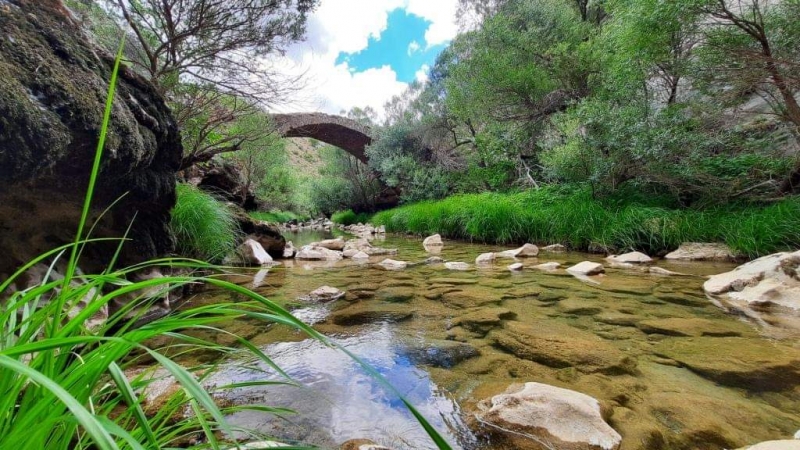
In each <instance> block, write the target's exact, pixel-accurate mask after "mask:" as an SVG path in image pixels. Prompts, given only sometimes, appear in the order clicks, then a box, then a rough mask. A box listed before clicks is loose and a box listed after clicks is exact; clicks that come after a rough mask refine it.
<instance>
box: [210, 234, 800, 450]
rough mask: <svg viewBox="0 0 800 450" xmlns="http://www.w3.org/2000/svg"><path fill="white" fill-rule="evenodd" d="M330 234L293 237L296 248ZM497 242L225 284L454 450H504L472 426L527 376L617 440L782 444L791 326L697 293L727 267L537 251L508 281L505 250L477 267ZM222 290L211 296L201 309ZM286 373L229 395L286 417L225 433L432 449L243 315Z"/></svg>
mask: <svg viewBox="0 0 800 450" xmlns="http://www.w3.org/2000/svg"><path fill="white" fill-rule="evenodd" d="M326 237H329V236H326V235H322V234H319V233H310V232H304V233H299V234H289V235H287V239H289V240H293V241H294V243H295V245H296V246H298V247H299V246H300V245H302V244H304V243H308V242H312V241H317V240H320V239H323V238H326ZM374 245H376V246H380V247H385V248H396V249H398V254H397V255H396V256H392V258H393V259H397V260H403V261H409V262H412V263H417V262H422V261H424V260H425V259H426V258H428V257H429V256H430V255H429V254H428V253H426V252H425V250H424V249H423V248H422V245H421V239H418V238H412V237H404V236H392V235H390V236H387V237H385V238H384V239H382V240H376V241H375V242H374ZM499 250H504V248H500V247H498V246H487V245H479V244H471V243H463V242H452V241H445V245H444V248H443V250H442V252H441V253H440V254H439V255H437V256H440V257H442V258H443V259H444V260H446V261H464V262H468V263H470V264H471V268H470V270H467V271H452V270H448V269H446V268H445V267H444V266H443V265H442V264H419V265H414V266H412V267H409V268H407V269H405V270H400V271H389V270H385V269H383V268H381V267H380V266H378V265H377V263H378V262H380V261H381V260H383V259H384V258H385V257H383V256H381V257H378V256H376V257H372V258H371V259H370V260H369V261H363V262H356V261H352V260H348V259H345V260H342V261H337V262H307V261H296V260H288V261H282V262H281V265H280V266H277V267H273V268H270V269H269V270H262V271H259V272H256V271H243V272H242V274H240V275H238V276H236V277H234V279H235V280H236V281H237V282H238V283H241V284H243V285H247V286H249V287H252V288H254V289H255V290H256V291H258V292H259V293H261V294H263V295H265V296H267V297H268V298H270V299H272V300H274V301H276V302H278V303H280V304H282V305H284V306H286V307H287V308H289V309H290V310H292V311H293V312H294V313H295V314H296V315H297V316H298V317H300V318H302V319H303V320H305V321H306V322H307V323H310V324H313V326H314V328H315V329H317V330H319V331H320V332H322V333H324V334H325V335H327V336H329V337H331V338H332V339H333V340H334V341H336V342H337V343H339V344H340V345H342V346H344V347H346V348H347V349H349V350H350V351H352V352H353V353H355V354H356V355H358V356H359V357H361V358H363V359H364V360H365V361H366V362H368V363H369V364H371V365H372V366H373V367H375V368H376V369H377V370H378V371H379V372H380V373H381V374H383V375H384V376H385V377H386V378H387V379H388V380H389V381H390V382H391V383H392V384H393V385H394V386H395V387H396V388H397V389H398V390H399V391H400V392H402V393H403V395H404V396H405V397H406V398H407V399H408V400H409V401H411V403H413V404H414V405H415V406H416V407H417V408H418V409H419V410H420V412H422V414H423V415H425V416H426V417H427V418H428V419H429V420H430V421H431V422H432V423H433V424H434V426H435V427H436V428H437V429H438V430H440V432H441V433H443V434H444V435H445V436H446V437H447V439H448V440H449V441H450V442H451V444H452V445H453V447H454V448H463V449H501V448H505V447H503V446H502V444H501V443H499V442H496V441H493V439H492V438H491V435H490V434H488V433H486V432H485V431H486V430H484V429H482V428H481V426H480V425H479V424H478V423H476V422H475V421H474V420H473V412H474V411H475V410H476V408H477V404H478V402H479V401H481V400H483V399H486V398H489V397H491V396H493V395H496V394H499V393H501V392H503V391H505V390H506V388H507V387H508V386H509V385H512V384H514V383H523V382H529V381H535V382H539V383H546V384H550V385H554V386H558V387H562V388H566V389H571V390H575V391H579V392H582V393H584V394H587V395H590V396H592V397H594V398H596V399H598V400H599V401H600V404H601V405H602V409H603V413H604V417H605V418H606V420H607V422H608V423H609V424H610V425H611V426H612V427H613V428H614V429H616V430H617V432H619V433H620V434H621V435H622V446H621V448H622V449H659V448H663V449H667V448H669V449H672V448H676V449H678V448H680V449H697V448H700V449H722V448H738V447H741V446H744V445H747V444H753V443H757V442H760V441H765V440H772V439H790V438H791V437H792V435H793V434H794V433H795V432H797V431H798V429H800V379H797V377H796V376H794V373H793V372H791V370H790V368H788V366H787V363H786V361H790V360H791V359H792V357H793V355H795V354H796V353H797V352H798V351H800V344H798V336H797V335H796V334H793V333H791V332H786V331H785V330H774V329H765V328H764V327H763V324H762V325H758V324H756V323H753V322H751V321H749V320H748V319H747V318H745V317H741V316H739V315H736V314H733V313H729V312H728V311H726V310H724V309H723V308H721V307H720V305H718V304H715V303H714V302H712V301H710V300H709V299H708V298H706V296H705V295H704V294H703V291H702V283H703V281H704V280H705V278H704V277H705V276H707V275H711V274H716V273H721V272H725V271H728V270H731V269H732V268H733V267H734V265H733V264H727V263H667V262H664V261H657V262H656V265H657V266H659V267H662V268H664V269H667V270H670V271H673V272H678V273H681V274H683V275H662V274H651V273H645V272H643V271H641V270H639V269H637V268H635V267H634V268H619V269H617V268H610V267H608V266H607V269H606V273H605V274H603V275H600V276H594V277H590V278H576V277H574V276H572V275H570V274H568V273H567V272H565V271H564V270H563V269H560V270H555V271H551V272H547V271H541V270H535V269H533V268H532V266H534V265H536V264H541V263H544V262H559V263H561V264H562V267H565V266H568V265H571V264H574V263H578V262H581V261H585V260H589V261H598V262H601V261H602V256H601V255H590V254H581V253H544V252H543V253H541V254H540V255H539V256H538V257H537V258H524V259H520V260H519V261H518V262H522V263H523V264H524V265H525V269H524V270H522V271H521V272H519V273H512V272H511V271H509V270H508V269H507V268H506V267H507V265H508V264H511V263H512V262H515V261H513V260H509V259H501V260H498V261H497V262H496V263H495V264H494V265H492V266H490V267H487V268H476V267H475V266H474V265H473V264H472V263H474V261H475V257H476V256H478V255H479V254H481V253H485V252H490V251H499ZM325 285H327V286H332V287H335V288H338V289H341V290H342V291H345V292H346V293H347V294H346V295H345V297H344V298H342V299H340V300H337V301H335V302H330V303H322V304H317V303H313V302H305V301H303V300H302V298H303V297H304V296H307V295H308V293H309V292H311V291H313V290H315V289H317V288H319V287H321V286H325ZM227 295H228V294H225V293H220V292H216V291H207V292H204V293H202V294H200V296H199V297H197V298H195V299H194V302H195V303H204V302H213V301H216V300H219V299H221V298H224V297H226V296H227ZM228 326H229V328H230V329H231V331H235V332H237V333H239V334H240V335H242V336H244V337H246V338H247V339H249V340H250V341H251V342H252V343H254V344H255V345H257V346H259V347H261V348H262V349H263V350H264V351H265V353H267V354H268V355H270V356H271V357H272V358H273V360H274V361H275V362H276V363H277V364H278V365H280V367H281V368H282V369H284V370H285V371H286V372H287V373H288V374H289V375H290V376H291V377H292V378H293V379H294V380H295V381H297V382H298V383H300V384H301V385H302V386H301V387H294V386H259V387H247V388H240V389H237V390H235V391H232V392H231V393H229V394H227V397H228V398H227V400H228V401H231V402H233V403H235V404H267V405H270V406H275V407H284V408H289V409H292V410H294V411H296V414H292V415H285V416H283V417H280V418H279V417H275V416H273V415H270V414H267V413H263V412H241V413H236V414H234V415H232V416H231V417H229V419H230V420H231V422H232V423H233V424H234V425H241V426H247V427H252V428H255V429H257V430H259V431H261V432H264V433H266V434H269V435H271V436H274V437H275V438H276V439H277V440H282V441H285V442H302V443H305V444H310V445H316V446H320V447H322V448H337V447H338V445H340V444H341V443H342V442H345V441H347V440H350V439H371V440H373V441H375V442H378V443H380V444H383V445H386V446H388V447H390V448H392V449H427V448H434V447H433V445H432V443H431V442H430V439H429V438H428V437H427V435H426V434H425V432H424V430H423V429H422V428H421V426H420V425H419V424H418V423H417V422H416V421H415V419H414V418H413V416H412V415H411V414H410V413H409V412H408V411H407V410H406V409H405V407H404V406H403V404H402V402H401V401H400V400H399V399H398V398H397V397H396V396H394V395H392V394H391V393H389V392H387V391H386V390H385V389H384V388H383V387H382V386H381V385H380V384H379V383H378V382H377V381H375V380H374V379H373V378H372V377H370V376H369V375H367V374H366V373H365V372H364V371H363V370H362V369H361V368H360V367H359V365H358V364H357V363H356V362H354V361H353V360H351V359H350V358H349V357H347V356H346V355H344V354H343V353H341V352H340V351H337V350H335V349H333V348H330V347H327V346H324V345H322V344H321V343H319V342H317V341H314V340H311V339H308V338H307V337H306V336H304V335H302V334H300V333H298V332H296V331H292V330H289V329H288V328H286V327H283V326H279V325H274V324H266V323H260V322H256V321H251V320H242V321H240V322H237V323H234V324H229V325H228ZM242 366H243V365H242V364H241V361H230V362H223V363H222V364H221V368H220V369H219V371H218V372H217V373H216V374H215V375H213V376H212V381H214V382H216V383H219V384H222V383H224V382H232V381H233V382H244V381H263V380H267V379H275V380H279V379H280V377H279V376H278V375H277V374H276V373H275V371H274V370H273V369H271V368H269V367H267V366H264V365H261V366H257V367H253V368H242Z"/></svg>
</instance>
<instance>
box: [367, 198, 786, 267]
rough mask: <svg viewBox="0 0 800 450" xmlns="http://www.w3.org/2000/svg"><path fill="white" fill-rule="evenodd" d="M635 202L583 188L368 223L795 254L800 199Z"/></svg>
mask: <svg viewBox="0 0 800 450" xmlns="http://www.w3.org/2000/svg"><path fill="white" fill-rule="evenodd" d="M634 200H635V201H624V199H621V198H619V197H616V198H614V199H613V200H612V199H609V200H597V199H594V198H593V197H592V195H591V191H590V190H589V189H586V188H577V189H576V188H575V187H572V188H570V189H567V188H563V187H562V188H557V187H545V188H542V189H539V190H535V191H527V192H519V193H514V194H496V193H484V194H471V195H458V196H453V197H448V198H446V199H444V200H441V201H425V202H420V203H416V204H412V205H407V206H402V207H399V208H395V209H392V210H388V211H383V212H380V213H378V214H376V215H375V216H374V217H373V218H372V223H374V224H375V225H385V226H386V229H387V230H388V231H391V232H411V233H414V234H419V235H428V234H433V233H439V234H442V235H443V236H445V237H448V238H453V239H466V240H474V241H480V242H487V243H496V244H512V243H523V242H534V243H545V244H550V243H561V244H565V245H568V246H569V247H570V248H572V249H574V250H583V251H586V250H589V251H604V252H623V251H630V250H640V251H644V252H646V253H649V254H661V253H664V252H667V251H671V250H674V249H675V248H677V247H678V246H679V245H680V244H681V243H683V242H723V243H726V244H727V245H729V246H730V247H731V248H732V249H733V250H734V251H736V252H737V253H739V254H740V255H742V256H747V257H751V258H752V257H757V256H761V255H765V254H769V253H773V252H776V251H782V250H787V249H792V248H797V247H800V229H798V228H797V226H796V224H797V223H800V197H791V198H787V199H785V200H783V201H780V202H777V203H774V204H771V205H754V204H741V205H727V206H724V207H716V208H710V209H704V210H692V209H676V208H671V207H667V206H664V202H662V201H661V200H660V199H655V200H654V202H653V203H652V204H648V203H641V202H639V200H640V199H639V198H634Z"/></svg>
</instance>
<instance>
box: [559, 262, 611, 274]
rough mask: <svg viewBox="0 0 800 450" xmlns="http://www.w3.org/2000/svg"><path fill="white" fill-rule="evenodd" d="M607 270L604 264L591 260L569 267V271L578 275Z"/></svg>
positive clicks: (599, 272)
mask: <svg viewBox="0 0 800 450" xmlns="http://www.w3.org/2000/svg"><path fill="white" fill-rule="evenodd" d="M605 271H606V269H605V267H603V265H602V264H600V263H596V262H591V261H584V262H581V263H578V264H575V265H574V266H572V267H570V268H568V269H567V272H569V273H572V274H576V275H597V274H601V273H603V272H605Z"/></svg>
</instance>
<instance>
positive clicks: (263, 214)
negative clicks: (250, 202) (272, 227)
mask: <svg viewBox="0 0 800 450" xmlns="http://www.w3.org/2000/svg"><path fill="white" fill-rule="evenodd" d="M250 217H252V218H254V219H256V220H263V221H264V222H270V223H286V222H288V221H290V220H297V221H301V222H302V221H305V220H308V219H309V218H310V217H309V216H308V215H305V214H298V213H295V212H292V211H269V212H267V211H255V212H251V213H250Z"/></svg>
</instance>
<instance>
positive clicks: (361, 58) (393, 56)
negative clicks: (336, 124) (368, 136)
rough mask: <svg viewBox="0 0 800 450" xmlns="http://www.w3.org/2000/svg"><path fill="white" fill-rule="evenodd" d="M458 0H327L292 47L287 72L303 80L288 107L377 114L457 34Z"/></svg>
mask: <svg viewBox="0 0 800 450" xmlns="http://www.w3.org/2000/svg"><path fill="white" fill-rule="evenodd" d="M457 10H458V0H321V2H320V5H319V7H318V8H317V9H316V10H315V11H314V12H313V13H312V14H311V16H309V21H308V30H307V33H306V40H305V41H303V42H299V43H297V44H296V45H294V46H293V47H292V48H290V49H289V52H288V53H287V55H286V58H285V59H284V60H283V61H281V62H280V63H279V66H280V67H279V68H280V70H281V71H282V72H284V73H288V74H291V75H292V76H296V77H298V78H300V79H301V82H300V83H299V84H298V85H299V86H302V87H301V88H299V89H298V90H297V97H296V98H295V99H293V101H292V102H290V103H289V104H287V105H282V106H279V107H278V108H280V110H281V111H283V112H304V111H312V110H313V111H323V112H328V113H332V114H337V113H339V112H340V111H342V110H345V111H347V110H349V109H351V108H353V107H360V108H363V107H366V106H369V107H371V108H373V109H374V110H376V111H378V114H380V113H381V111H382V110H383V105H384V104H385V103H386V102H387V101H388V100H389V99H391V98H392V96H395V95H402V94H403V92H404V91H405V90H406V89H407V88H408V85H409V83H410V82H412V81H414V79H416V78H422V79H424V78H425V76H424V74H423V73H422V72H423V69H425V68H428V67H430V66H432V65H433V63H434V62H435V60H436V56H437V55H438V54H439V53H440V52H441V51H442V49H444V48H445V47H446V46H447V45H448V44H449V43H450V41H451V40H452V39H453V38H454V37H455V36H456V35H457V34H458V23H457V20H456V11H457Z"/></svg>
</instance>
